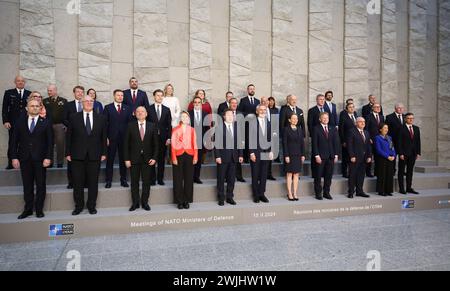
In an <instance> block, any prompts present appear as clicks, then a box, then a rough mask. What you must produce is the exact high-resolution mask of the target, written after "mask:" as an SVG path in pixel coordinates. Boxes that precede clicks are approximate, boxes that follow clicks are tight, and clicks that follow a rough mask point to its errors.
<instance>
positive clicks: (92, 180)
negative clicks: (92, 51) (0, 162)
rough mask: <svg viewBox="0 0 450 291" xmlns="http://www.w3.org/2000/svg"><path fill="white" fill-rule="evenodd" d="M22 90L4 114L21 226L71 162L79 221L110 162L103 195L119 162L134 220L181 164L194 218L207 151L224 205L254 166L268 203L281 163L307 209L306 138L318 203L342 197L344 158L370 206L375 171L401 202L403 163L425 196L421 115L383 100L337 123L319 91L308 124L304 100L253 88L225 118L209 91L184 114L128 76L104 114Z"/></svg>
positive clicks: (352, 183)
mask: <svg viewBox="0 0 450 291" xmlns="http://www.w3.org/2000/svg"><path fill="white" fill-rule="evenodd" d="M15 85H16V88H14V89H11V90H7V91H6V92H5V95H4V100H3V110H2V116H3V124H4V126H5V128H6V129H8V132H9V144H8V145H9V148H8V160H9V163H8V167H7V169H20V170H21V174H22V180H23V188H24V199H25V208H24V211H23V213H22V214H21V215H20V216H19V219H24V218H27V217H29V216H31V215H33V213H34V212H35V213H36V216H37V217H38V218H42V217H44V212H43V208H44V201H45V195H46V169H47V168H49V167H58V168H62V167H63V164H64V162H65V160H66V161H67V176H68V186H67V187H68V188H69V189H73V196H74V202H75V207H74V208H75V209H74V211H73V212H72V214H73V215H79V214H81V213H82V212H83V210H84V208H85V207H86V208H87V209H88V212H89V213H90V214H91V215H95V214H96V213H97V209H96V208H97V196H98V182H99V176H100V167H101V163H102V162H104V161H106V175H105V187H106V188H107V189H109V188H111V187H112V182H113V169H114V162H115V160H116V156H118V161H119V170H120V185H121V187H125V188H128V187H130V185H129V184H128V179H127V176H128V172H129V173H130V177H131V180H130V181H131V198H132V205H131V207H130V209H129V210H130V211H135V210H136V209H138V208H141V207H142V208H143V209H144V210H146V211H150V210H151V207H150V205H149V197H150V189H151V186H154V185H156V184H159V185H165V182H164V170H165V164H166V160H167V158H169V162H170V163H171V164H172V166H173V193H174V202H175V204H176V205H177V207H178V208H179V209H189V208H190V204H191V203H192V202H193V200H194V199H193V194H194V183H196V184H202V183H203V182H202V181H201V179H200V178H201V166H202V163H203V162H204V160H205V156H206V154H207V153H208V152H211V153H212V154H213V156H214V159H215V162H216V164H217V194H218V204H219V205H220V206H224V205H225V203H227V204H230V205H236V201H235V200H234V188H235V182H236V181H239V182H245V180H244V177H243V176H242V164H243V163H250V168H251V176H252V177H251V186H252V193H253V201H254V202H255V203H260V202H263V203H269V199H268V198H267V196H266V195H265V192H266V183H267V180H276V178H274V177H273V175H272V163H273V161H281V160H282V161H283V163H282V164H283V165H282V167H281V168H282V169H281V171H282V172H283V173H284V174H285V175H286V180H287V195H286V196H287V199H288V200H289V201H298V200H299V198H298V185H299V178H300V175H301V174H302V172H303V171H304V169H305V167H304V163H305V159H306V156H307V149H306V146H305V140H306V138H307V137H308V136H309V138H310V140H311V145H312V147H311V152H310V154H311V173H312V177H313V178H314V192H315V197H316V198H317V199H318V200H323V199H324V198H325V199H330V200H331V199H333V198H332V196H331V193H330V189H331V183H332V179H333V173H334V167H335V164H336V163H337V162H338V160H339V159H341V160H342V174H343V176H344V177H345V178H348V197H349V198H353V197H354V196H355V195H356V196H360V197H369V195H368V194H366V193H365V192H364V190H363V186H364V179H365V176H369V177H373V174H372V168H373V167H372V163H373V162H375V175H376V176H377V192H378V194H379V195H382V196H391V195H392V194H393V192H394V175H395V171H396V161H397V160H398V182H399V192H400V193H402V194H406V193H413V194H418V192H416V191H415V190H414V189H413V188H412V177H413V170H414V165H415V161H416V160H417V159H418V158H419V157H420V155H421V141H420V130H419V128H418V127H417V126H415V125H414V115H413V114H412V113H407V114H404V110H405V108H404V106H403V105H402V104H397V105H396V106H395V111H394V113H392V114H390V115H388V116H386V117H385V116H384V115H383V110H382V107H381V105H380V104H379V103H377V101H376V98H375V96H373V95H370V96H369V104H367V105H366V106H364V107H363V109H362V116H361V117H359V116H358V114H357V113H356V109H355V104H354V101H353V100H352V99H348V100H346V104H345V109H344V110H343V111H342V112H340V114H338V111H337V106H336V104H334V103H333V102H332V101H333V92H331V91H329V92H326V93H325V94H319V95H318V96H317V98H316V103H317V104H316V106H314V107H312V108H311V109H309V111H308V116H307V120H306V123H305V114H304V112H303V110H302V109H300V108H299V107H298V105H297V97H296V96H294V95H289V96H287V98H286V104H285V105H283V106H282V107H281V108H280V109H278V108H277V107H276V100H275V98H273V97H270V98H266V97H262V98H261V99H258V98H256V88H255V86H254V85H249V86H248V87H247V96H245V97H243V98H241V99H240V100H238V99H237V98H236V97H235V96H234V94H233V93H232V92H227V93H226V100H225V102H223V103H222V104H220V106H219V107H218V109H217V113H215V112H213V108H212V106H211V104H210V103H209V102H208V100H207V98H206V92H205V91H204V90H198V91H197V92H196V93H195V96H194V98H193V100H192V102H190V104H189V106H188V108H187V110H186V111H183V110H182V109H181V106H180V101H179V99H178V98H177V97H175V96H174V87H173V86H172V85H170V84H169V85H167V86H166V87H165V88H164V90H155V91H154V92H153V102H150V99H149V98H148V96H147V94H146V92H145V91H142V90H140V89H139V88H138V80H137V79H136V78H131V79H130V81H129V85H130V88H129V89H127V90H115V91H114V93H113V102H112V103H111V104H108V105H106V106H104V107H103V105H102V104H101V103H100V102H99V101H97V100H96V99H97V98H96V92H95V90H94V89H89V90H88V91H87V92H86V91H85V88H83V87H82V86H76V87H75V88H74V89H73V94H74V100H73V101H71V102H69V101H68V100H67V99H65V98H62V97H60V96H59V95H58V92H57V87H56V86H55V85H50V86H49V87H48V90H47V93H48V98H45V99H44V98H43V96H42V95H41V94H40V93H39V92H36V91H34V92H30V91H28V90H26V89H25V80H24V79H23V78H22V77H21V76H18V77H16V78H15ZM151 103H152V104H151ZM279 145H281V146H279ZM54 147H56V159H54ZM167 155H168V156H167ZM405 176H406V187H405V181H404V177H405ZM322 179H323V180H324V181H323V183H322ZM141 181H142V187H140V182H141ZM34 184H35V185H36V191H35V189H34ZM225 185H226V189H225ZM85 188H87V189H88V199H87V201H85V199H84V189H85ZM140 188H141V189H140Z"/></svg>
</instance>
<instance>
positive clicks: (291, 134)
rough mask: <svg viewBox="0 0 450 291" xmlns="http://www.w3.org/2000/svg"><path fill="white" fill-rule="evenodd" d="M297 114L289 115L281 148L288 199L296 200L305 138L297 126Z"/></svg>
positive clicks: (303, 160) (303, 156)
mask: <svg viewBox="0 0 450 291" xmlns="http://www.w3.org/2000/svg"><path fill="white" fill-rule="evenodd" d="M297 124H298V116H297V114H292V115H291V116H290V117H289V126H287V127H286V128H285V129H284V134H283V149H284V157H285V158H284V162H285V169H286V173H287V174H286V180H287V190H288V195H287V196H288V199H289V201H298V197H297V190H298V183H299V176H300V173H301V172H302V168H303V163H304V162H305V140H304V135H303V132H302V128H301V127H300V126H297Z"/></svg>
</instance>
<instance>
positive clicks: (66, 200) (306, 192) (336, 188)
mask: <svg viewBox="0 0 450 291" xmlns="http://www.w3.org/2000/svg"><path fill="white" fill-rule="evenodd" d="M216 183H217V182H216V180H204V184H203V185H195V186H194V191H195V193H194V201H195V202H196V203H198V202H214V201H216V200H217V190H216V189H217V188H216ZM449 183H450V173H442V174H441V173H438V174H419V173H418V174H415V176H414V185H413V186H414V188H415V189H417V190H424V189H441V188H448V186H449ZM347 185H348V182H347V179H345V178H342V177H341V176H335V177H334V178H333V183H332V188H331V193H332V194H333V193H346V192H347V189H348V186H347ZM394 185H395V190H396V191H397V190H398V189H397V188H398V186H397V183H396V182H395V184H394ZM364 186H365V187H364V189H365V191H366V192H375V191H376V179H375V178H366V180H365V184H364ZM85 192H87V191H85ZM234 192H235V197H236V199H238V200H251V197H252V191H251V184H250V179H247V183H236V186H235V191H234ZM72 193H73V191H72V190H68V189H66V185H50V186H48V187H47V197H46V201H45V208H44V210H45V211H64V210H65V211H71V210H73V207H74V206H73V194H72ZM266 193H267V196H268V197H270V198H284V197H285V195H286V193H287V190H286V182H285V179H284V178H278V180H277V181H269V182H268V183H267V192H266ZM299 194H300V196H302V197H307V196H313V195H314V183H313V179H311V178H309V177H302V178H301V179H300V184H299ZM23 203H24V202H23V190H22V187H21V186H14V187H1V188H0V214H4V213H19V212H21V211H22V210H23ZM172 203H173V186H172V182H171V181H168V182H167V184H166V185H165V186H154V187H152V190H151V192H150V205H164V204H172ZM97 205H98V207H101V208H128V207H129V206H130V205H131V194H130V189H129V188H122V187H120V185H118V184H114V185H113V187H112V188H111V189H105V188H104V187H103V185H100V187H99V196H98V200H97Z"/></svg>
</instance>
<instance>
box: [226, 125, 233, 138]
mask: <svg viewBox="0 0 450 291" xmlns="http://www.w3.org/2000/svg"><path fill="white" fill-rule="evenodd" d="M227 127H228V133H229V134H230V136H231V137H233V130H232V129H231V125H230V124H228V126H227Z"/></svg>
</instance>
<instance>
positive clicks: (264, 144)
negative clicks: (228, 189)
mask: <svg viewBox="0 0 450 291" xmlns="http://www.w3.org/2000/svg"><path fill="white" fill-rule="evenodd" d="M256 112H257V114H258V117H257V118H256V120H254V121H253V122H251V123H250V128H251V129H252V130H251V131H250V137H251V138H250V143H249V153H250V168H251V172H252V192H253V202H255V203H259V202H263V203H269V199H267V197H266V196H265V192H266V184H267V172H268V170H269V162H270V161H272V160H273V158H274V155H273V152H272V144H271V143H272V132H271V126H270V123H269V122H268V120H267V116H266V114H267V108H266V107H265V106H264V105H258V106H257V110H256Z"/></svg>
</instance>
